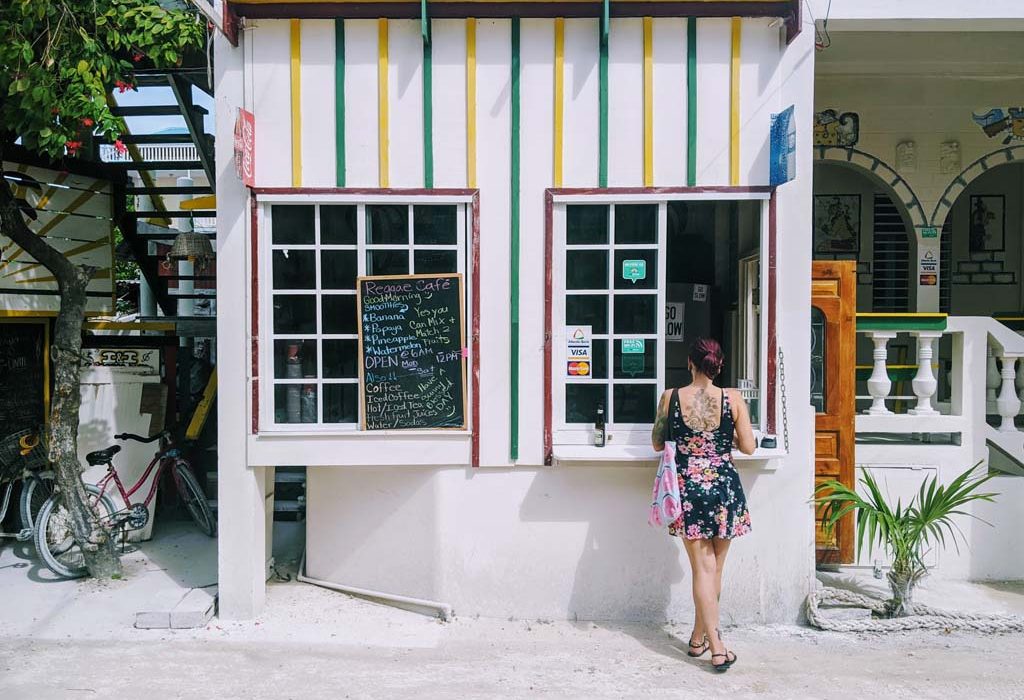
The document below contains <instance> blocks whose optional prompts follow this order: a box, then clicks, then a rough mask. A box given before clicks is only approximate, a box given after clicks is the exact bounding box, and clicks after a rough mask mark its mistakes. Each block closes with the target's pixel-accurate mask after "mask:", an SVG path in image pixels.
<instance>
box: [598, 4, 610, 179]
mask: <svg viewBox="0 0 1024 700" xmlns="http://www.w3.org/2000/svg"><path fill="white" fill-rule="evenodd" d="M599 30H600V34H599V36H598V38H597V42H598V46H600V52H599V59H598V76H599V79H598V86H599V87H598V91H597V95H598V98H597V99H598V108H597V113H598V136H597V186H598V187H607V186H608V27H607V24H606V23H605V22H604V21H602V23H601V24H600V26H599Z"/></svg>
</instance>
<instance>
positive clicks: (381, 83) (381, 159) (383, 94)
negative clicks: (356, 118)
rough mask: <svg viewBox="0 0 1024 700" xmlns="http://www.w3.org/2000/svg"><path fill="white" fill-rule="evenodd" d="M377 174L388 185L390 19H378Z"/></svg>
mask: <svg viewBox="0 0 1024 700" xmlns="http://www.w3.org/2000/svg"><path fill="white" fill-rule="evenodd" d="M377 129H378V132H377V152H378V153H377V163H378V166H379V174H378V176H377V178H378V180H379V181H380V186H381V187H387V186H388V173H389V171H390V167H389V165H388V21H387V19H385V18H384V17H381V18H380V19H379V20H377Z"/></svg>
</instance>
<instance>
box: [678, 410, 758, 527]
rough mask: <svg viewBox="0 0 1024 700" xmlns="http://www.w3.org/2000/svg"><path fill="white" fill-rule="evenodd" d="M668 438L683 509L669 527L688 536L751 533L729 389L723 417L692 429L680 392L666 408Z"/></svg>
mask: <svg viewBox="0 0 1024 700" xmlns="http://www.w3.org/2000/svg"><path fill="white" fill-rule="evenodd" d="M668 419H669V420H668V430H669V436H668V437H669V440H671V441H673V442H675V443H676V447H677V448H678V449H677V450H676V473H677V474H678V475H679V495H680V498H681V499H682V505H683V514H682V515H680V516H679V518H678V519H676V521H675V522H674V523H672V524H671V525H669V526H668V531H669V534H670V535H672V536H679V537H685V538H686V539H688V540H701V539H711V538H712V537H720V538H722V539H727V540H728V539H732V538H733V537H739V536H741V535H745V534H747V533H748V532H750V511H748V510H747V499H746V497H745V496H744V495H743V486H742V484H740V475H739V474H738V473H737V472H736V467H734V466H733V463H732V439H733V430H734V422H733V418H732V409H731V407H730V405H729V394H728V393H727V392H725V391H722V417H721V420H720V421H719V424H718V427H717V428H715V429H714V430H701V431H698V430H693V429H692V428H690V426H688V425H687V424H686V421H684V420H683V412H682V409H681V408H680V406H679V392H678V390H677V391H674V392H672V399H671V400H670V401H669V407H668Z"/></svg>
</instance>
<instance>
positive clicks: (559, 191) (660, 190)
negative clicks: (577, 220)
mask: <svg viewBox="0 0 1024 700" xmlns="http://www.w3.org/2000/svg"><path fill="white" fill-rule="evenodd" d="M773 191H774V189H773V188H772V187H770V186H767V185H753V186H749V187H730V186H728V185H711V186H706V187H558V188H551V189H548V190H546V192H547V193H548V194H549V195H551V196H553V197H564V196H569V195H587V194H610V195H630V194H710V193H715V192H724V193H726V194H752V193H761V194H771V193H772V192H773Z"/></svg>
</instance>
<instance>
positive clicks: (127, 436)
mask: <svg viewBox="0 0 1024 700" xmlns="http://www.w3.org/2000/svg"><path fill="white" fill-rule="evenodd" d="M170 436H171V433H170V431H169V430H164V431H162V432H159V433H157V434H156V435H154V436H152V437H148V438H147V437H142V436H141V435H135V434H133V433H119V434H117V435H115V436H114V439H115V440H135V441H136V442H156V441H157V440H159V439H160V438H168V437H170Z"/></svg>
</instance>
